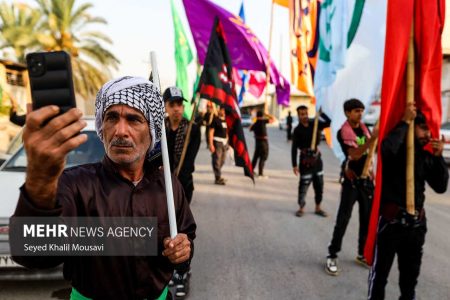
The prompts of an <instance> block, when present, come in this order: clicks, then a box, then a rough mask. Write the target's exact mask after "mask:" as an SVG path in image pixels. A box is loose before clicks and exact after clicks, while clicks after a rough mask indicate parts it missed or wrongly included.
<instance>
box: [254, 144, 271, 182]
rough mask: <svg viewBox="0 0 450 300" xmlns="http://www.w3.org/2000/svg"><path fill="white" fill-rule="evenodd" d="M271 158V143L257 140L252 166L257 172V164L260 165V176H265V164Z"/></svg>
mask: <svg viewBox="0 0 450 300" xmlns="http://www.w3.org/2000/svg"><path fill="white" fill-rule="evenodd" d="M268 157H269V142H268V141H267V140H258V139H256V140H255V152H254V153H253V159H252V166H253V170H255V167H256V163H257V162H258V160H259V164H258V174H259V175H261V176H262V175H264V163H265V162H266V160H267V158H268Z"/></svg>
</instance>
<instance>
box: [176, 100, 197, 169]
mask: <svg viewBox="0 0 450 300" xmlns="http://www.w3.org/2000/svg"><path fill="white" fill-rule="evenodd" d="M199 98H200V95H199V94H198V93H197V94H196V96H195V102H194V104H193V109H192V114H191V119H190V120H189V126H188V129H187V131H186V138H185V140H184V144H183V151H181V157H180V161H179V162H178V166H177V169H176V170H175V176H177V177H178V175H179V174H180V170H181V167H182V166H183V163H184V158H185V157H186V151H187V146H188V144H189V142H190V140H191V131H192V124H193V123H194V115H195V114H196V112H197V107H198V100H199Z"/></svg>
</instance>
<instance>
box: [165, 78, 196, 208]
mask: <svg viewBox="0 0 450 300" xmlns="http://www.w3.org/2000/svg"><path fill="white" fill-rule="evenodd" d="M163 99H164V102H165V106H166V112H167V114H168V117H167V118H166V122H165V123H166V134H167V148H168V150H169V160H170V169H171V171H172V172H174V171H175V170H176V169H177V168H178V164H179V163H180V159H181V152H182V150H183V145H184V143H185V141H186V139H187V138H188V137H187V136H186V135H187V129H188V126H189V121H188V120H187V119H185V118H183V113H184V106H183V101H187V100H186V99H184V98H183V94H182V91H181V90H180V89H179V88H177V87H169V88H167V89H166V90H165V92H164V94H163ZM199 147H200V129H199V127H198V126H197V124H195V123H193V124H192V128H191V133H190V136H189V144H188V147H187V151H186V155H185V157H184V161H183V164H182V166H181V169H180V172H179V174H178V179H179V180H180V182H181V185H182V186H183V189H184V193H185V195H186V198H187V200H188V202H189V203H191V201H192V194H193V191H194V180H193V177H192V173H194V171H195V166H194V164H195V158H196V156H197V153H198V149H199Z"/></svg>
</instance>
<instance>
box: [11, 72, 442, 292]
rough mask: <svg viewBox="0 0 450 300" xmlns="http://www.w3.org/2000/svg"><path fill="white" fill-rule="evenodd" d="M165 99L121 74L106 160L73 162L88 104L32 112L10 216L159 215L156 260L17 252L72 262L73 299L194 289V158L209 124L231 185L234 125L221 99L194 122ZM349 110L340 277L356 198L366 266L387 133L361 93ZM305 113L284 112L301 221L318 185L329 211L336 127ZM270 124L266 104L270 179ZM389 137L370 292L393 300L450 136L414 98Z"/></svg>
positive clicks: (257, 153) (262, 123) (438, 187)
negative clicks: (367, 119)
mask: <svg viewBox="0 0 450 300" xmlns="http://www.w3.org/2000/svg"><path fill="white" fill-rule="evenodd" d="M162 100H163V101H161V94H160V91H159V89H158V88H157V87H156V86H155V85H154V84H153V83H152V82H150V81H148V80H145V79H142V78H136V77H122V78H119V79H115V80H112V81H110V82H108V83H106V84H105V85H104V86H103V87H102V88H101V90H100V91H99V92H98V95H97V98H96V103H95V106H96V111H95V119H96V120H95V123H96V131H97V134H98V136H99V138H100V139H101V140H102V142H103V144H104V146H105V152H106V155H105V157H104V159H103V161H101V162H98V163H93V164H87V165H81V166H77V167H73V168H70V169H66V170H64V164H65V157H66V155H67V154H68V153H69V152H70V151H71V150H73V149H75V148H76V147H78V146H79V145H81V144H82V143H84V142H85V141H86V139H87V137H86V135H84V134H77V133H78V132H80V130H81V129H82V128H83V127H85V126H86V123H85V121H83V120H82V114H81V112H80V111H79V110H78V109H72V110H70V111H68V112H66V113H64V114H61V115H58V113H59V110H58V108H57V107H55V106H47V107H43V108H41V109H39V110H36V111H33V112H30V113H29V114H28V115H27V117H26V124H27V125H26V126H25V128H24V132H23V140H24V147H25V149H26V153H27V158H28V162H29V165H28V168H27V171H26V172H27V176H26V180H25V183H24V185H23V186H22V187H21V190H20V191H21V192H20V198H19V201H18V204H17V208H16V211H15V213H14V216H13V217H12V218H13V219H14V218H15V217H22V216H61V215H63V216H156V217H158V249H160V252H159V253H158V255H157V256H154V257H144V258H142V257H101V256H99V257H95V256H93V257H51V256H48V257H32V256H28V257H14V259H15V260H16V261H17V262H19V263H20V264H22V265H24V266H26V267H30V268H46V267H52V266H56V265H59V264H64V276H65V278H66V279H68V280H70V281H71V283H72V295H71V299H166V298H167V297H168V296H167V295H168V293H169V287H174V288H175V290H176V292H175V293H176V294H175V296H176V297H177V299H182V298H184V297H185V296H186V295H187V294H188V291H189V278H190V276H191V271H190V262H191V260H192V258H193V254H194V239H195V236H196V223H195V220H194V217H193V215H192V213H191V209H190V203H191V201H192V199H193V194H194V180H193V172H194V171H195V159H196V156H197V153H198V151H199V148H200V142H201V131H200V126H202V125H204V126H205V127H206V134H205V135H206V136H205V140H206V142H207V147H208V149H209V151H210V152H211V163H212V169H213V173H214V184H217V185H225V184H226V179H225V178H224V177H223V176H222V172H221V169H222V167H223V165H224V162H225V158H226V154H227V151H228V147H229V146H228V133H227V123H226V119H225V109H224V107H219V109H218V111H217V112H215V109H214V107H213V106H212V105H208V111H207V112H206V114H204V115H203V116H202V117H200V118H197V119H196V121H195V122H192V121H191V120H188V119H186V118H184V117H183V113H184V105H183V103H184V102H185V101H187V100H186V99H185V97H184V96H183V93H182V91H181V90H180V89H178V88H177V87H169V88H168V89H166V90H165V91H164V93H163V94H162ZM162 103H164V107H163V105H162ZM343 110H344V112H345V115H346V117H347V120H346V122H345V123H344V124H343V125H342V127H341V128H340V130H339V132H338V134H337V140H338V142H339V145H340V147H341V148H342V151H343V153H344V154H345V157H346V159H345V161H344V162H343V163H342V174H343V181H342V187H341V196H340V201H339V208H338V211H337V215H336V221H335V226H334V229H333V234H332V239H331V242H330V244H329V246H328V256H327V257H326V261H325V271H326V272H327V273H328V274H330V275H333V276H336V275H338V274H339V272H340V268H339V263H338V253H339V252H340V250H341V248H342V241H343V237H344V235H345V232H346V229H347V226H348V224H349V220H350V217H351V213H352V209H353V206H354V204H355V202H358V205H359V237H358V242H357V247H356V249H357V252H356V253H357V256H356V261H357V262H358V263H360V264H362V265H367V261H366V259H365V257H364V247H365V243H366V238H367V231H368V223H369V215H370V210H371V206H372V201H373V196H374V195H373V194H374V177H373V172H372V171H371V169H370V159H371V158H370V157H369V155H368V154H369V153H368V149H369V146H370V145H371V144H372V143H374V142H375V141H376V139H377V137H378V131H377V129H374V130H373V131H372V132H370V131H369V129H368V128H367V127H366V126H365V125H364V123H363V122H362V121H361V119H362V115H363V113H364V105H363V103H362V102H361V101H359V100H357V99H350V100H348V101H346V102H345V104H344V107H343ZM164 111H165V112H166V114H167V115H166V116H165V114H164ZM297 115H298V119H299V124H298V126H297V127H296V128H292V117H291V116H290V114H289V116H288V118H287V139H288V141H292V142H291V143H292V144H291V160H292V168H293V173H294V174H295V175H296V176H298V177H299V184H298V198H297V202H298V206H299V208H298V210H297V211H296V212H295V215H296V216H297V217H299V218H301V217H302V216H303V215H304V212H305V203H306V194H307V191H308V188H309V186H310V185H311V183H312V184H313V189H314V195H315V196H314V199H315V214H316V215H317V216H319V217H327V216H328V213H327V212H325V211H324V210H323V209H322V206H321V203H322V200H323V191H324V179H323V176H324V174H323V161H322V158H321V153H320V150H319V148H318V145H319V143H320V141H321V139H320V134H321V131H322V130H323V129H325V128H327V127H329V126H330V123H331V120H330V119H329V118H328V117H327V116H326V115H325V114H321V115H320V116H319V118H318V120H317V121H316V122H315V121H314V120H312V119H310V118H309V114H308V108H307V107H306V106H299V107H298V108H297ZM273 121H274V117H273V116H271V115H269V114H266V113H265V112H264V111H258V112H257V114H256V120H255V122H254V123H253V124H252V125H251V126H250V128H249V130H250V131H251V132H253V133H254V138H255V150H254V155H253V160H252V165H253V169H254V170H255V174H256V167H257V174H258V177H259V178H267V175H266V173H264V164H265V162H266V161H267V159H268V156H269V136H268V134H267V128H266V125H267V124H268V123H272V122H273ZM413 121H414V124H415V125H414V126H415V138H416V151H415V176H416V177H415V178H416V183H415V198H414V201H415V209H416V212H415V214H414V215H413V216H412V215H410V214H408V213H407V212H406V197H405V188H404V187H405V172H406V171H405V170H406V167H405V164H406V163H405V156H406V155H405V151H406V146H405V143H406V142H405V141H406V131H407V128H408V124H409V123H411V122H413ZM162 126H165V131H166V135H167V145H168V152H169V159H170V170H171V172H172V173H173V190H174V202H175V211H176V219H177V227H178V235H176V236H175V237H172V238H171V237H170V233H169V228H168V224H167V207H166V192H165V189H164V186H165V182H164V176H163V171H162V168H161V167H162V165H163V164H162V159H161V154H160V152H157V151H156V152H155V151H153V150H154V149H155V147H156V145H157V144H158V143H159V142H160V140H161V135H162ZM314 127H316V130H314ZM292 130H293V131H292ZM425 144H430V145H431V149H432V151H431V152H429V151H425V150H423V146H424V145H425ZM381 145H382V147H381V149H379V151H381V155H382V157H383V160H385V161H386V168H384V170H383V191H382V194H381V209H380V222H379V230H378V238H377V243H376V252H375V262H374V264H373V266H372V267H371V272H370V277H369V279H370V280H369V282H370V283H369V299H372V300H373V299H384V287H385V285H386V282H387V277H388V275H389V271H390V268H391V265H392V262H393V259H394V256H395V254H397V256H398V259H399V270H400V283H399V284H400V291H401V298H400V299H414V297H415V286H416V284H417V278H418V276H419V271H420V265H421V257H422V253H423V244H424V238H425V233H426V217H425V210H424V208H423V207H424V200H425V195H424V186H425V182H427V183H428V184H429V185H430V186H431V187H432V188H433V190H435V191H436V192H437V193H443V192H445V190H446V189H447V184H448V169H447V166H446V165H445V162H444V160H443V158H442V151H443V140H438V139H431V137H430V131H429V128H428V126H427V123H426V119H425V117H424V115H423V114H422V113H421V112H420V111H417V110H416V108H415V106H414V105H413V104H412V105H409V106H407V107H406V109H405V112H404V116H403V119H402V121H401V122H399V124H398V125H397V126H396V127H395V128H394V129H393V130H392V131H391V132H389V133H388V134H387V136H386V138H385V139H384V140H383V141H382V144H381ZM368 161H369V162H368ZM43 162H45V163H43ZM367 166H369V167H367ZM127 199H128V200H127ZM125 200H126V201H125ZM324 252H325V249H324ZM194 276H195V274H194Z"/></svg>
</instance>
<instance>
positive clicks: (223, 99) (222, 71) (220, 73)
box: [199, 17, 253, 180]
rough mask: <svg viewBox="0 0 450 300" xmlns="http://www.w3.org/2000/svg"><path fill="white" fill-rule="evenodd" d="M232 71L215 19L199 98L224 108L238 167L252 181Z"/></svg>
mask: <svg viewBox="0 0 450 300" xmlns="http://www.w3.org/2000/svg"><path fill="white" fill-rule="evenodd" d="M232 70H233V67H232V65H231V59H230V55H229V53H228V48H227V45H226V39H225V32H224V31H223V28H222V25H221V23H220V21H219V18H217V17H216V19H215V22H214V27H213V30H212V33H211V38H210V40H209V45H208V51H207V53H206V58H205V64H204V66H203V72H202V75H201V77H200V83H199V92H200V97H201V98H204V99H209V100H211V101H214V102H215V103H217V104H223V105H225V112H226V121H227V128H228V136H229V142H230V146H231V147H233V150H234V161H235V164H236V166H240V167H243V168H244V174H245V175H246V176H248V177H250V178H251V179H252V180H253V168H252V163H251V161H250V158H249V155H248V151H247V145H246V143H245V137H244V131H243V129H242V124H241V117H240V113H239V106H238V102H237V97H236V91H235V88H234V80H233V74H232V73H233V72H232Z"/></svg>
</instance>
